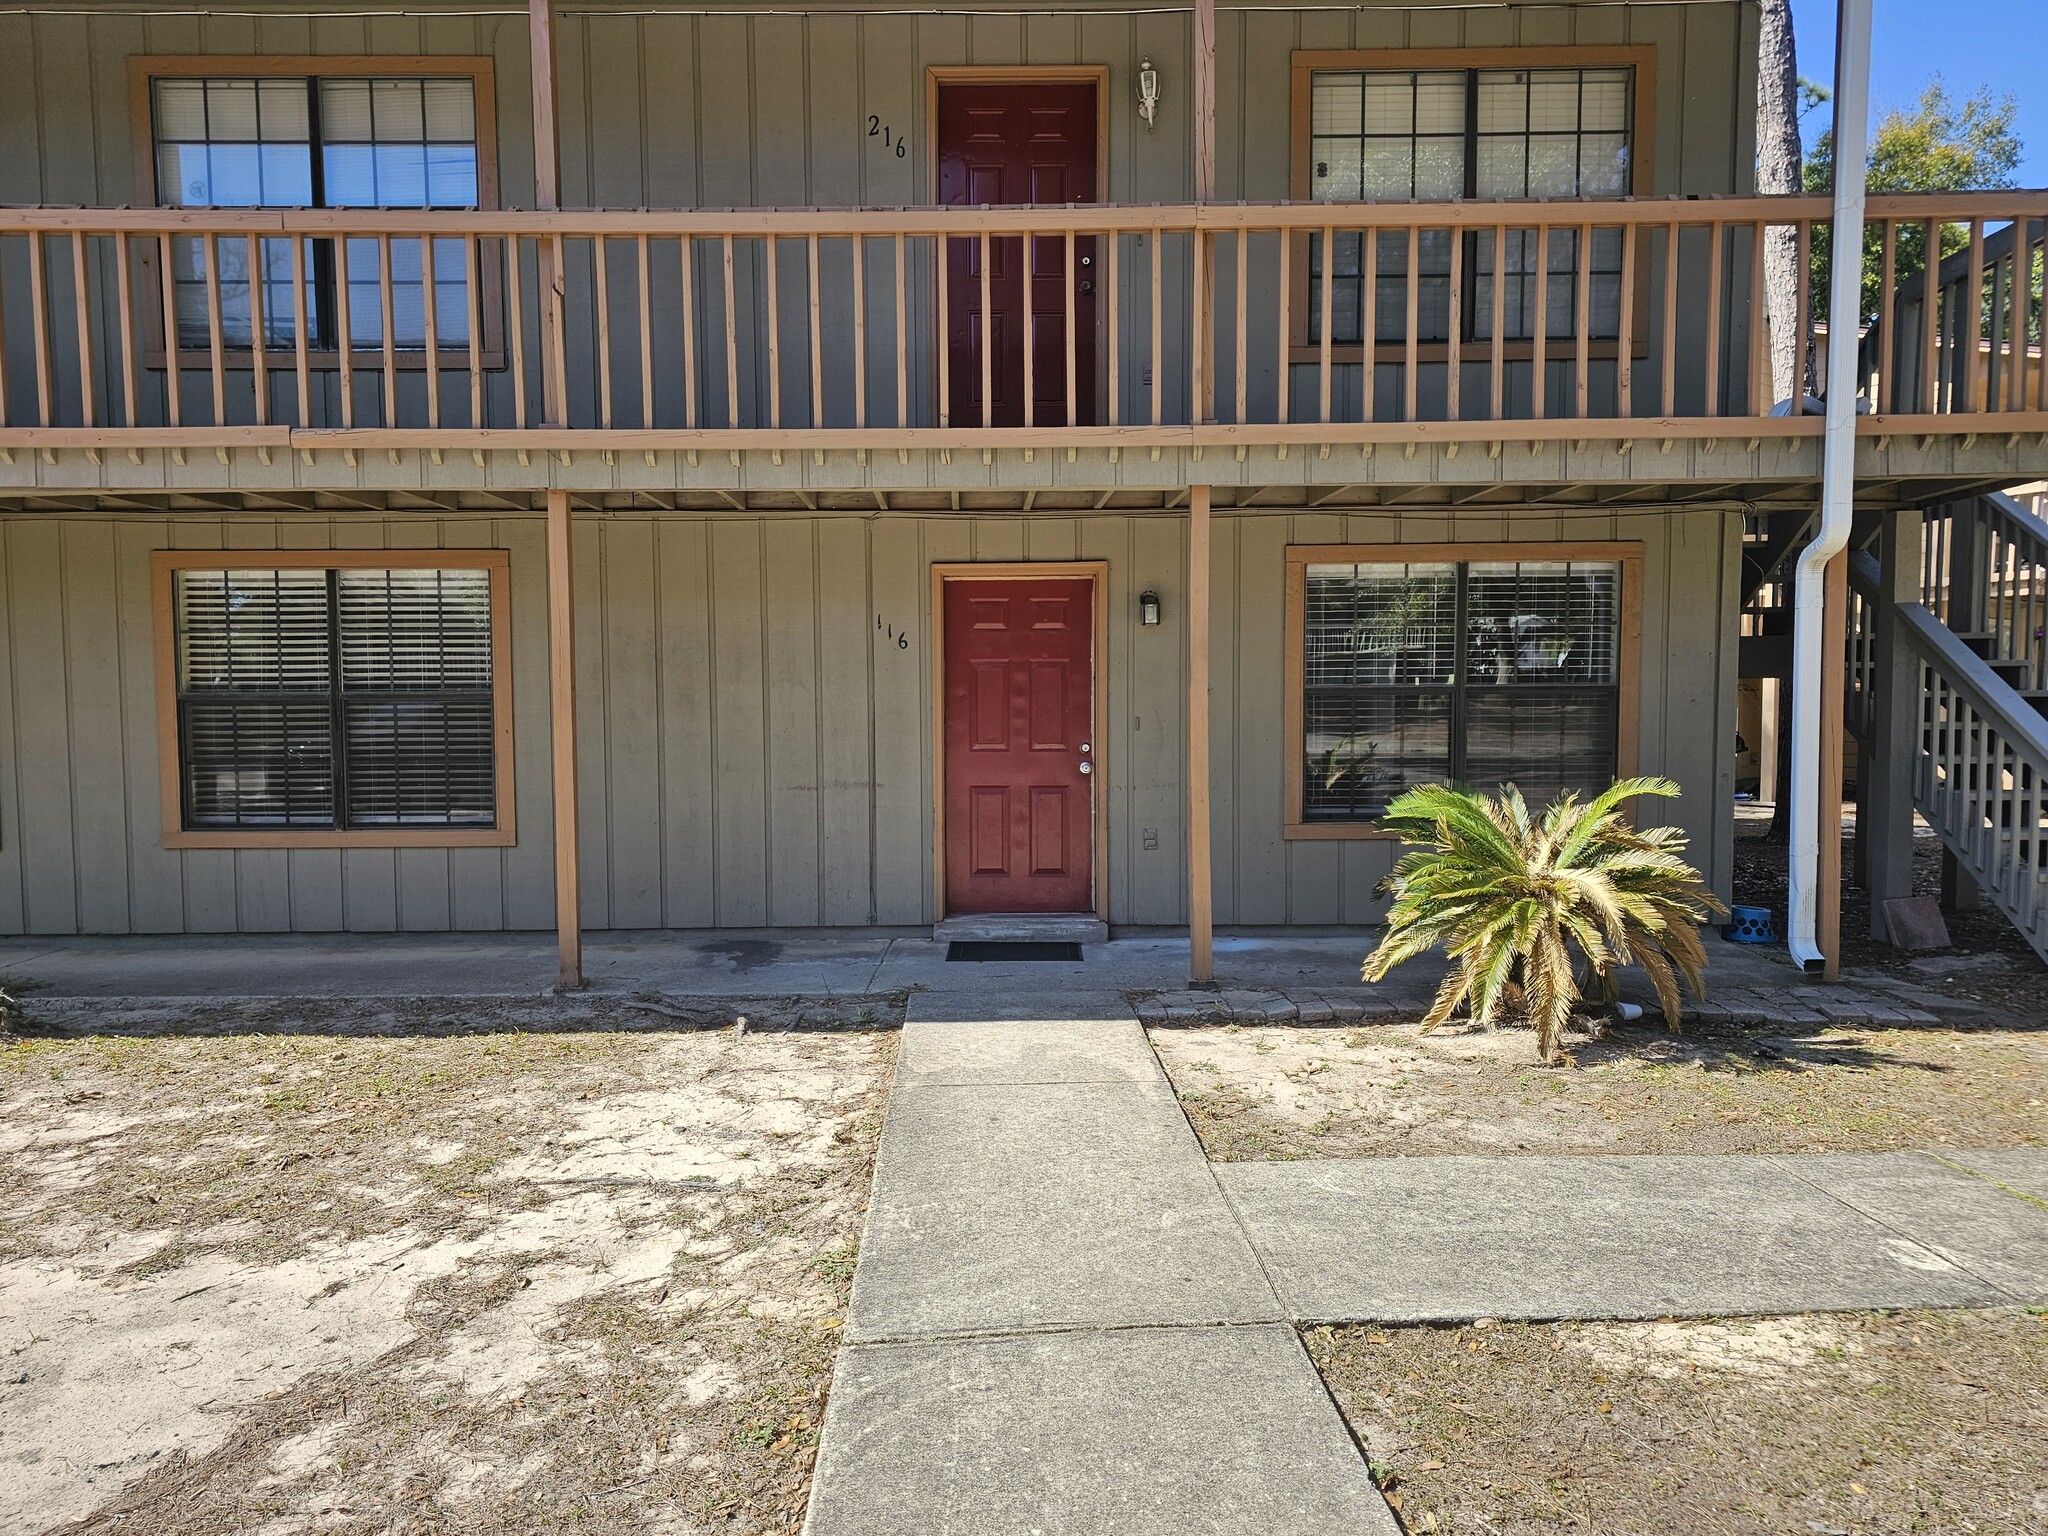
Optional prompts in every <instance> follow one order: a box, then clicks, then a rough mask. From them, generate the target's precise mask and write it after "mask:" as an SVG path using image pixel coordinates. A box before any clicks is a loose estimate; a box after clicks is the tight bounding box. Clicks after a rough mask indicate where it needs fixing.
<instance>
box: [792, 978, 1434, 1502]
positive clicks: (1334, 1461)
mask: <svg viewBox="0 0 2048 1536" xmlns="http://www.w3.org/2000/svg"><path fill="white" fill-rule="evenodd" d="M1013 995H1014V994H1013ZM968 1002H969V1000H968V999H965V998H963V997H960V996H954V997H950V998H949V997H942V996H939V997H934V996H924V995H920V996H918V997H914V998H913V999H912V1000H911V1017H910V1020H909V1022H908V1023H907V1024H906V1025H905V1027H904V1033H903V1043H902V1049H901V1052H900V1055H899V1059H898V1069H897V1079H896V1086H895V1089H894V1092H893V1093H892V1095H891V1098H890V1103H889V1117H888V1121H887V1123H886V1126H885V1128H884V1130H883V1135H882V1147H881V1152H880V1155H879V1158H878V1161H877V1165H876V1170H875V1184H874V1189H873V1192H872V1195H871V1197H870V1204H869V1214H868V1224H867V1232H866V1234H865V1237H864V1238H863V1241H862V1245H861V1257H860V1266H859V1269H858V1270H857V1271H856V1273H855V1276H854V1291H853V1306H852V1309H851V1311H850V1313H849V1315H848V1318H847V1326H846V1334H845V1337H846V1346H845V1348H844V1349H843V1350H842V1351H841V1354H840V1358H839V1365H838V1370H837V1372H836V1374H835V1377H834V1382H833V1389H832V1398H831V1404H830V1408H829V1410H828V1412H827V1416H826V1420H825V1428H824V1436H823V1440H822V1443H821V1445H820V1447H819V1453H818V1462H817V1469H816V1473H815V1477H814V1481H813V1484H812V1491H811V1505H810V1515H809V1519H808V1523H807V1525H806V1527H805V1528H806V1530H807V1532H809V1533H810V1536H869V1533H873V1536H883V1533H889V1536H898V1533H903V1532H913V1531H914V1532H917V1533H919V1536H947V1533H958V1536H1002V1533H1010V1532H1015V1533H1017V1536H1025V1533H1031V1532H1047V1531H1059V1532H1063V1533H1077V1532H1100V1533H1103V1536H1111V1533H1115V1536H1154V1533H1157V1536H1168V1533H1176V1536H1178V1533H1212V1536H1253V1533H1258V1536H1265V1533H1269V1532H1278V1531H1285V1532H1289V1533H1291V1536H1325V1533H1327V1536H1370V1533H1382V1536H1392V1533H1393V1532H1394V1531H1395V1530H1396V1527H1395V1525H1394V1521H1393V1518H1392V1516H1391V1514H1390V1513H1389V1512H1388V1510H1387V1508H1386V1505H1385V1503H1384V1501H1383V1500H1382V1499H1381V1498H1380V1496H1379V1493H1378V1491H1377V1490H1376V1489H1375V1488H1374V1487H1373V1485H1372V1480H1371V1478H1370V1477H1369V1475H1368V1474H1367V1471H1366V1467H1365V1464H1364V1461H1363V1460H1362V1458H1361V1457H1360V1456H1359V1454H1358V1449H1357V1447H1356V1445H1355V1444H1354V1443H1353V1441H1352V1440H1351V1437H1350V1433H1349V1431H1348V1430H1347V1429H1346V1427H1345V1425H1344V1423H1343V1420H1342V1419H1341V1417H1340V1416H1339V1415H1338V1413H1337V1410H1336V1408H1335V1407H1334V1406H1333V1405H1332V1403H1331V1401H1330V1398H1329V1395H1328V1394H1327V1392H1325V1390H1324V1388H1323V1384H1322V1381H1321V1379H1320V1378H1319V1377H1318V1376H1317V1374H1316V1371H1315V1368H1314V1366H1313V1365H1312V1364H1311V1363H1310V1361H1309V1359H1308V1356H1307V1354H1306V1353H1305V1351H1304V1350H1303V1349H1302V1346H1301V1342H1300V1340H1299V1338H1298V1337H1297V1336H1296V1334H1295V1332H1294V1330H1293V1329H1292V1328H1291V1327H1290V1326H1289V1325H1288V1324H1287V1323H1286V1322H1285V1320H1284V1316H1285V1314H1284V1313H1283V1311H1282V1309H1281V1306H1280V1303H1279V1300H1278V1298H1277V1297H1276V1296H1275V1295H1274V1292H1273V1289H1272V1286H1271V1284H1270V1283H1269V1282H1268V1281H1267V1279H1266V1277H1265V1274H1264V1272H1263V1271H1262V1269H1261V1268H1260V1266H1259V1262H1258V1260H1257V1258H1256V1256H1255V1255H1254V1254H1253V1252H1252V1249H1251V1245H1250V1244H1249V1243H1248V1242H1247V1241H1246V1240H1245V1236H1244V1234H1243V1232H1242V1231H1241V1230H1240V1229H1239V1227H1238V1224H1237V1222H1236V1220H1235V1219H1234V1217H1233V1215H1232V1213H1231V1210H1230V1207H1229V1205H1228V1203H1227V1202H1226V1201H1225V1200H1224V1198H1223V1194H1222V1192H1221V1190H1220V1189H1218V1187H1217V1185H1216V1181H1215V1178H1214V1176H1213V1174H1212V1173H1211V1170H1210V1167H1209V1164H1208V1162H1207V1160H1206V1159H1205V1158H1204V1157H1203V1155H1202V1149H1201V1147H1200V1145H1199V1144H1198V1143H1197V1142H1196V1141H1195V1138H1194V1134H1193V1132H1192V1131H1191V1130H1190V1129H1189V1128H1188V1124H1187V1121H1186V1119H1185V1118H1184V1117H1183V1115H1182V1114H1181V1111H1180V1107H1179V1105H1178V1103H1177V1102H1176V1101H1175V1098H1174V1095H1173V1090H1172V1088H1171V1086H1170V1085H1169V1084H1168V1083H1167V1081H1166V1078H1165V1074H1164V1073H1163V1072H1162V1071H1161V1069H1160V1067H1159V1063H1158V1060H1157V1058H1156V1057H1154V1055H1153V1054H1152V1051H1151V1048H1150V1046H1149V1045H1148V1044H1147V1043H1146V1040H1145V1037H1144V1034H1143V1032H1142V1031H1141V1030H1140V1029H1139V1027H1138V1024H1137V1021H1136V1019H1135V1017H1134V1016H1133V1015H1132V1013H1131V1011H1130V1009H1129V1008H1128V1007H1127V1006H1126V1005H1125V1004H1124V1003H1122V1001H1121V1000H1120V999H1118V998H1115V997H1113V996H1096V997H1088V996H1086V995H1074V994H1069V995H1066V996H1062V997H1060V998H1059V999H1058V1002H1057V1004H1056V1005H1055V1008H1056V1011H1057V1014H1058V1016H1057V1017H1054V1018H1037V1019H1032V1018H1028V1017H1026V1018H1019V1017H1016V1015H1017V1014H1018V1013H1019V1012H1023V1013H1027V1014H1028V1013H1030V1012H1033V1011H1040V1010H1032V1009H1029V1008H1024V1009H1019V1008H1017V1007H1015V1006H1014V1005H1013V1004H1012V1003H1011V1002H1010V1001H1009V999H1007V998H1003V997H991V998H990V999H989V1002H990V1003H991V1004H992V1006H989V1007H986V1008H976V1007H973V1006H963V1004H967V1003H968ZM988 1015H994V1017H989V1016H988Z"/></svg>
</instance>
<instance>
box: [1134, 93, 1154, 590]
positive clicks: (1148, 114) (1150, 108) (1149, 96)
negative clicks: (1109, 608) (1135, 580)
mask: <svg viewBox="0 0 2048 1536" xmlns="http://www.w3.org/2000/svg"><path fill="white" fill-rule="evenodd" d="M1138 116H1140V117H1142V118H1143V119H1145V126H1146V127H1147V128H1156V127H1158V126H1159V71H1158V70H1156V69H1154V68H1153V67H1152V60H1151V58H1150V57H1149V56H1148V57H1146V58H1143V59H1140V60H1139V61H1138ZM1145 622H1146V623H1147V624H1157V623H1158V622H1159V621H1158V620H1157V619H1147V620H1146V621H1145Z"/></svg>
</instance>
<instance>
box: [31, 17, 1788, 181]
mask: <svg viewBox="0 0 2048 1536" xmlns="http://www.w3.org/2000/svg"><path fill="white" fill-rule="evenodd" d="M434 10H435V6H434V5H432V4H419V5H413V6H409V7H408V8H407V11H406V13H405V14H392V15H386V16H379V15H376V14H374V8H373V7H365V8H363V9H361V10H356V11H351V12H349V13H348V14H345V15H336V14H330V15H320V16H307V15H290V14H279V15H276V16H256V15H251V14H249V12H248V11H247V10H243V11H239V12H236V13H233V14H220V15H202V14H198V13H195V12H192V11H174V12H164V13H161V14H154V15H152V14H148V13H146V12H144V11H140V10H130V11H125V12H120V13H104V12H96V11H95V10H94V9H93V8H91V7H84V6H81V7H80V8H79V9H78V10H77V11H76V12H72V13H67V12H66V11H64V10H62V9H61V8H57V9H45V8H38V9H36V10H33V11H28V12H23V11H14V12H10V13H8V14H6V15H0V143H5V144H7V145H8V146H9V153H8V154H7V155H6V156H5V157H4V158H0V203H51V204H86V205H89V206H93V205H96V206H121V205H132V204H140V203H147V202H148V201H149V195H148V186H147V183H146V182H141V181H138V179H137V171H138V169H139V168H138V167H137V166H136V165H135V163H134V161H135V156H134V137H133V131H132V128H131V126H130V123H129V106H128V73H127V71H128V59H129V57H130V56H131V55H134V54H147V53H157V54H208V53H212V54H223V55H237V54H281V55H299V54H335V55H361V54H379V53H384V54H401V55H483V56H488V57H490V58H491V59H493V60H494V61H495V63H496V66H497V76H498V93H497V95H498V113H497V117H498V122H497V136H498V160H499V174H500V182H501V200H502V201H503V202H504V203H505V204H506V206H508V207H531V206H532V203H533V147H532V130H531V116H530V103H529V98H528V95H527V91H526V89H525V82H526V77H527V46H526V44H527V38H526V18H525V15H524V12H523V10H521V11H519V12H517V13H508V14H501V15H479V14H475V13H473V12H472V11H470V10H469V9H468V8H466V7H463V6H461V5H460V4H456V3H450V4H449V5H448V6H447V10H448V14H447V15H445V16H436V15H435V14H433V13H434ZM964 10H965V8H962V10H961V11H955V12H953V13H951V14H946V15H936V14H928V15H909V14H904V13H902V12H901V11H898V12H896V13H894V14H874V15H864V14H862V13H861V12H860V11H859V10H858V9H857V8H855V7H853V6H847V7H845V8H843V9H835V8H820V9H816V10H812V11H810V12H808V13H806V14H780V15H763V14H743V13H736V14H733V15H729V16H721V15H715V14H714V15H682V14H677V15H649V14H645V13H644V12H642V13H635V12H634V10H633V8H632V7H631V6H630V5H627V4H621V6H620V7H619V11H620V13H619V14H616V15H609V14H606V12H605V10H604V8H603V6H602V5H589V6H580V7H578V8H577V10H576V11H574V12H573V13H569V14H565V15H563V16H562V17H561V19H560V22H559V29H560V31H559V35H560V48H561V58H560V64H559V80H560V111H561V117H562V200H563V202H564V204H565V205H567V206H570V207H578V206H582V207H591V206H595V207H610V208H731V207H763V206H827V207H845V206H849V205H854V206H867V207H880V208H887V207H900V206H904V205H909V204H917V203H922V202H924V201H925V200H926V196H927V187H928V179H927V178H928V176H929V174H930V171H929V164H928V160H927V153H928V148H929V147H928V146H927V145H926V143H925V122H924V115H925V79H924V72H925V70H926V69H927V68H928V67H929V66H931V65H940V64H973V65H1003V66H1014V65H1064V64H1100V65H1106V66H1108V68H1109V78H1110V85H1109V89H1110V110H1109V125H1110V144H1109V164H1110V176H1109V187H1108V189H1107V192H1106V194H1105V195H1106V197H1108V198H1109V199H1110V200H1113V201H1118V202H1132V203H1146V202H1172V201H1177V200H1180V199H1184V198H1187V197H1189V196H1191V195H1192V192H1193V187H1192V183H1191V179H1190V178H1191V174H1192V173H1191V169H1190V156H1189V152H1188V144H1189V128H1188V104H1189V93H1188V77H1189V72H1190V67H1191V66H1190V60H1189V53H1188V50H1189V33H1188V23H1187V17H1186V15H1185V14H1184V13H1176V12H1155V13H1140V14H1123V15H1119V14H1114V13H1110V14H1103V15H1099V16H1090V15H1080V14H1076V13H1075V11H1074V10H1073V9H1072V8H1068V9H1064V10H1059V11H1053V10H1048V11H1047V12H1045V13H1044V14H1031V13H1030V12H1031V7H1030V6H1029V5H1028V4H1026V5H1023V6H1010V5H1006V6H1004V7H1002V9H1001V11H1000V13H998V14H990V15H985V16H976V15H970V14H964V13H963V11H964ZM1216 26H1217V40H1216V46H1217V58H1218V75H1217V95H1216V115H1217V120H1218V122H1219V124H1220V125H1221V129H1220V132H1219V136H1218V140H1219V141H1218V147H1217V189H1218V190H1217V195H1218V196H1219V197H1220V198H1222V199H1224V200H1233V199H1239V198H1245V199H1255V200H1257V199H1280V198H1285V197H1286V196H1287V188H1288V166H1287V155H1288V132H1289V116H1288V90H1289V76H1288V59H1289V55H1290V54H1291V53H1292V52H1293V51H1294V50H1296V49H1342V48H1431V49H1435V48H1503V47H1556V46H1591V45H1607V44H1629V45H1636V46H1642V45H1649V46H1654V47H1655V48H1656V49H1657V76H1656V80H1655V82H1654V83H1655V89H1656V104H1657V143H1656V149H1655V163H1654V166H1653V174H1652V180H1653V186H1654V189H1655V190H1656V191H1657V192H1659V193H1666V192H1687V193H1716V192H1738V191H1743V190H1745V189H1746V188H1747V186H1748V184H1749V181H1750V177H1751V167H1752V166H1753V165H1754V162H1755V155H1754V151H1753V135H1754V123H1753V120H1752V119H1753V113H1752V112H1751V111H1750V110H1748V109H1747V108H1746V107H1745V106H1744V103H1746V102H1753V101H1754V99H1755V98H1754V90H1753V82H1754V77H1755V64H1754V61H1755V57H1756V46H1755V28H1756V6H1755V3H1754V0H1693V3H1690V4H1673V3H1670V0H1648V3H1643V4H1637V5H1629V4H1626V3H1617V4H1601V5H1585V6H1575V5H1570V4H1558V5H1548V6H1512V7H1511V6H1500V7H1474V6H1470V5H1467V4H1463V3H1458V0H1444V3H1442V4H1427V3H1423V4H1407V5H1393V4H1383V3H1369V4H1365V5H1361V6H1358V7H1355V8H1345V9H1334V8H1322V9H1313V10H1291V9H1287V8H1285V7H1273V8H1270V9H1230V10H1222V11H1219V14H1218V16H1217V18H1216ZM1148 56H1149V57H1150V58H1151V59H1152V60H1153V62H1154V63H1155V64H1156V65H1157V66H1158V68H1159V70H1160V73H1161V78H1162V88H1163V89H1162V94H1163V98H1164V99H1163V100H1162V103H1161V107H1160V116H1159V122H1158V125H1157V127H1155V128H1152V129H1149V130H1148V129H1147V128H1146V127H1145V125H1144V123H1143V122H1142V121H1141V120H1140V119H1139V118H1138V115H1137V111H1136V98H1135V95H1134V90H1135V85H1134V82H1135V72H1136V69H1137V65H1138V61H1139V60H1140V59H1141V58H1144V57H1148ZM870 116H873V117H875V118H877V119H879V121H880V122H881V123H885V124H887V125H889V127H890V129H891V131H892V136H901V137H907V138H908V141H909V146H910V148H909V152H908V153H907V154H906V155H904V156H903V157H901V158H898V157H897V156H896V154H895V153H894V150H893V148H885V147H884V145H883V142H882V139H881V138H880V136H879V135H877V136H875V137H873V138H870V137H869V135H868V131H867V130H868V119H869V117H870Z"/></svg>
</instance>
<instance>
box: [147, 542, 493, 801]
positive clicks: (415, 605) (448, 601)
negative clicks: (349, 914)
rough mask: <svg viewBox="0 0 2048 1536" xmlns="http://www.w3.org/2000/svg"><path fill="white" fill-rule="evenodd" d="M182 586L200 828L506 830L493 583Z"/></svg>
mask: <svg viewBox="0 0 2048 1536" xmlns="http://www.w3.org/2000/svg"><path fill="white" fill-rule="evenodd" d="M172 580H173V587H172V596H173V603H172V609H173V618H174V623H175V629H176V644H177V682H178V752H179V774H180V784H181V786H182V792H183V800H184V814H185V827H186V829H187V830H201V829H214V828H226V827H243V828H255V829H291V828H304V829H321V830H348V829H365V828H398V827H490V826H494V825H495V824H496V819H497V804H496V799H497V774H496V761H495V756H496V745H495V731H494V719H493V715H494V704H493V697H492V681H493V679H492V652H491V586H490V583H491V576H490V572H489V571H487V570H483V569H457V568H445V569H411V568H400V569H391V570H382V569H358V568H353V567H350V568H345V569H340V570H303V569H289V570H219V571H205V570H180V571H175V572H173V573H172Z"/></svg>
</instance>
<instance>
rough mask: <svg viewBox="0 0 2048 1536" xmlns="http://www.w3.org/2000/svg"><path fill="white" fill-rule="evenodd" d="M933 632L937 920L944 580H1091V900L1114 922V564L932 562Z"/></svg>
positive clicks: (940, 904)
mask: <svg viewBox="0 0 2048 1536" xmlns="http://www.w3.org/2000/svg"><path fill="white" fill-rule="evenodd" d="M931 572H932V592H931V615H930V625H929V633H930V635H931V650H932V675H931V689H932V758H931V762H932V918H933V921H934V922H943V921H945V919H946V918H947V917H948V916H949V915H950V914H949V913H948V912H947V909H946V583H948V582H950V581H962V582H965V581H1030V580H1038V579H1044V580H1060V579H1066V580H1075V579H1081V580H1086V581H1088V582H1090V583H1092V584H1093V593H1092V596H1091V598H1090V605H1091V606H1092V607H1093V609H1094V617H1093V622H1092V623H1091V625H1090V639H1089V656H1088V696H1089V718H1090V719H1091V721H1092V722H1093V724H1092V725H1091V727H1090V728H1091V729H1092V730H1093V731H1094V733H1095V736H1094V743H1093V744H1094V751H1093V752H1091V753H1090V754H1089V757H1090V759H1091V761H1093V762H1094V764H1095V768H1094V772H1093V774H1092V775H1091V777H1090V786H1091V787H1090V789H1089V795H1090V796H1091V801H1092V803H1091V805H1090V808H1089V829H1090V832H1091V834H1092V836H1093V837H1094V843H1095V845H1094V848H1093V849H1092V850H1091V852H1090V854H1089V859H1088V879H1089V891H1088V899H1089V902H1090V904H1091V905H1092V907H1093V908H1094V912H1095V916H1096V917H1097V918H1099V919H1100V920H1101V921H1103V922H1105V923H1106V922H1108V921H1109V875H1108V872H1109V768H1108V766H1107V764H1108V763H1109V761H1110V751H1109V731H1108V725H1109V699H1108V692H1109V562H1108V561H1107V560H1001V561H998V560H990V561H979V562H972V563H965V562H958V561H934V562H933V563H932V568H931Z"/></svg>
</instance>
